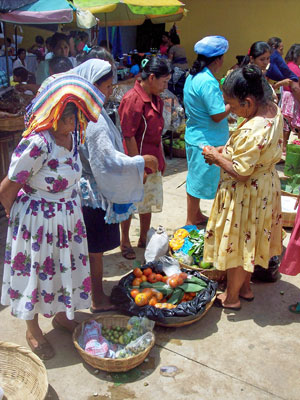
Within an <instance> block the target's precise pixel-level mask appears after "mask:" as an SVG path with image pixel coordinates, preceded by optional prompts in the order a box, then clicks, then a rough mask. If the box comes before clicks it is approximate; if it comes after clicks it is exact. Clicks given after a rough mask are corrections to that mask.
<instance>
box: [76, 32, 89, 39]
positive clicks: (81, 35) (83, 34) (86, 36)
mask: <svg viewBox="0 0 300 400" xmlns="http://www.w3.org/2000/svg"><path fill="white" fill-rule="evenodd" d="M78 36H79V39H80V40H84V39H88V38H89V35H88V33H86V32H84V31H80V32H79V34H78Z"/></svg>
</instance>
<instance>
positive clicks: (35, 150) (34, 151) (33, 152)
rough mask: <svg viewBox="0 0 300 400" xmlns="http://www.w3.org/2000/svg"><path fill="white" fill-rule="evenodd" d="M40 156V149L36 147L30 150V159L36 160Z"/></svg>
mask: <svg viewBox="0 0 300 400" xmlns="http://www.w3.org/2000/svg"><path fill="white" fill-rule="evenodd" d="M41 154H42V149H41V148H40V147H38V146H36V145H34V146H33V148H32V149H31V150H30V153H29V156H30V157H31V158H35V159H36V158H38V157H39V156H40V155H41Z"/></svg>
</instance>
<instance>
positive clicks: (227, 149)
mask: <svg viewBox="0 0 300 400" xmlns="http://www.w3.org/2000/svg"><path fill="white" fill-rule="evenodd" d="M223 92H224V99H225V102H226V103H228V104H230V109H231V110H232V112H233V113H235V114H237V115H238V116H240V117H243V118H245V120H244V121H243V122H242V124H241V125H240V126H239V127H238V129H237V130H236V131H235V132H234V133H233V134H232V135H231V137H230V138H229V140H228V142H227V143H226V145H225V146H224V148H215V147H211V146H207V147H205V148H204V150H203V155H204V157H205V160H206V162H207V163H209V164H216V165H218V166H219V167H221V178H220V182H219V187H218V191H217V194H216V198H215V200H214V204H213V207H212V211H211V214H210V218H209V221H208V224H207V228H206V229H207V231H206V237H205V246H204V260H205V261H208V262H213V263H214V265H215V267H216V268H217V269H218V270H222V271H227V289H226V291H225V293H222V294H220V295H219V296H218V299H217V305H219V306H221V307H223V308H230V309H235V310H238V309H240V307H241V303H240V298H242V299H245V300H247V301H251V300H253V299H254V295H253V292H252V290H251V287H250V278H251V273H252V272H253V270H254V266H255V264H259V265H261V266H262V267H264V268H268V262H269V259H270V258H271V257H272V256H275V255H280V254H281V251H282V243H281V203H280V182H279V177H278V174H277V172H276V170H275V164H276V163H277V162H278V161H279V160H280V158H281V153H282V149H281V148H282V132H283V120H282V115H281V112H280V109H279V108H278V107H277V106H276V104H274V102H273V101H272V92H271V90H270V89H269V88H268V85H266V82H265V78H264V77H263V75H262V73H261V71H260V69H259V68H258V67H257V66H255V65H247V66H245V67H243V68H240V69H238V70H235V71H233V72H232V73H231V74H230V75H229V76H228V77H227V78H226V80H225V82H224V85H223Z"/></svg>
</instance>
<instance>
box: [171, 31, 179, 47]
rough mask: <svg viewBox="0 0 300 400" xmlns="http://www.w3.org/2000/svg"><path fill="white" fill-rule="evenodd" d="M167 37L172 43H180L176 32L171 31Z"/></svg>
mask: <svg viewBox="0 0 300 400" xmlns="http://www.w3.org/2000/svg"><path fill="white" fill-rule="evenodd" d="M169 38H170V40H171V42H172V43H173V44H180V38H179V36H178V35H177V33H171V34H170V35H169Z"/></svg>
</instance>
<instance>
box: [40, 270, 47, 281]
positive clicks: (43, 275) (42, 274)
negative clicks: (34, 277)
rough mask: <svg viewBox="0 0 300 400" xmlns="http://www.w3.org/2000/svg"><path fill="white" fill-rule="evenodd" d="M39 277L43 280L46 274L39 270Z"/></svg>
mask: <svg viewBox="0 0 300 400" xmlns="http://www.w3.org/2000/svg"><path fill="white" fill-rule="evenodd" d="M39 278H40V279H41V280H42V281H45V280H46V279H47V275H46V274H44V272H41V273H40V274H39Z"/></svg>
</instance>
